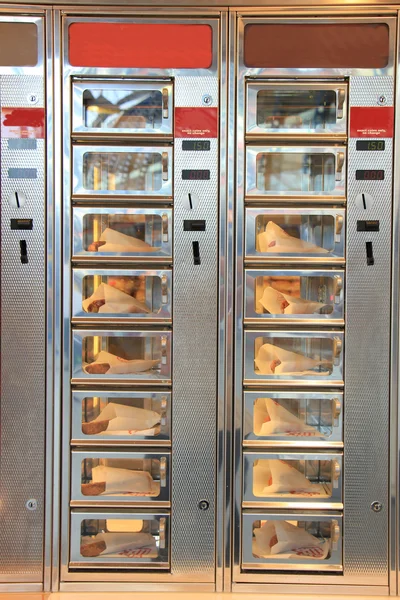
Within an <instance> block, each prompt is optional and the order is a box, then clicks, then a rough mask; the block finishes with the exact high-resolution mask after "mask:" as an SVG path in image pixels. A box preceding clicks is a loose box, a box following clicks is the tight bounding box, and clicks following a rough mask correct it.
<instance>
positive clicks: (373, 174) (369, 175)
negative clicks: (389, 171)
mask: <svg viewBox="0 0 400 600" xmlns="http://www.w3.org/2000/svg"><path fill="white" fill-rule="evenodd" d="M384 179H385V171H384V170H383V169H357V171H356V180H357V181H383V180H384Z"/></svg>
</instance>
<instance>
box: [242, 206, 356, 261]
mask: <svg viewBox="0 0 400 600" xmlns="http://www.w3.org/2000/svg"><path fill="white" fill-rule="evenodd" d="M344 243H345V211H344V210H341V209H323V208H321V209H319V210H314V209H307V208H299V209H289V208H283V209H276V208H264V209H262V210H259V209H257V208H247V209H246V259H247V260H248V261H251V262H263V263H265V262H282V261H283V262H285V263H294V264H296V263H309V262H312V263H325V264H329V263H334V264H342V263H344V262H345V254H344V252H345V248H344Z"/></svg>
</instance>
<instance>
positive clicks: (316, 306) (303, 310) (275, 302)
mask: <svg viewBox="0 0 400 600" xmlns="http://www.w3.org/2000/svg"><path fill="white" fill-rule="evenodd" d="M260 304H261V305H262V306H263V307H264V308H265V309H266V310H267V311H268V312H269V313H270V314H271V315H312V314H328V313H330V312H332V306H330V305H329V304H323V303H322V302H311V301H309V300H304V298H296V297H295V296H290V295H289V294H283V293H281V292H278V291H277V290H275V289H274V288H273V287H271V286H267V287H266V288H265V289H264V293H263V295H262V298H261V299H260Z"/></svg>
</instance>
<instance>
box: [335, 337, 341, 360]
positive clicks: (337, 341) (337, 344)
mask: <svg viewBox="0 0 400 600" xmlns="http://www.w3.org/2000/svg"><path fill="white" fill-rule="evenodd" d="M342 349H343V344H342V340H341V339H339V338H337V337H335V338H333V358H334V360H335V361H336V359H337V358H339V356H340V354H341V352H342Z"/></svg>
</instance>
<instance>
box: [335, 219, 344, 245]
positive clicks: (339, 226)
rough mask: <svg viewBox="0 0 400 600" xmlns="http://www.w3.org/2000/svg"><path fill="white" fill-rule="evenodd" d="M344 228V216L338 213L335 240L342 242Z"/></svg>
mask: <svg viewBox="0 0 400 600" xmlns="http://www.w3.org/2000/svg"><path fill="white" fill-rule="evenodd" d="M342 229H343V217H342V216H341V215H336V227H335V242H340V236H341V233H342Z"/></svg>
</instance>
